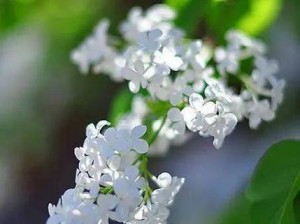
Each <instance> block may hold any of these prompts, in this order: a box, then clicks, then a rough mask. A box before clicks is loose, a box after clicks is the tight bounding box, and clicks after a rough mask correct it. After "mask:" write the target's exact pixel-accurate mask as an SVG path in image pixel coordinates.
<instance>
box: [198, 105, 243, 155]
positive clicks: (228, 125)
mask: <svg viewBox="0 0 300 224" xmlns="http://www.w3.org/2000/svg"><path fill="white" fill-rule="evenodd" d="M209 122H210V125H209V126H208V128H207V130H205V133H204V134H205V135H206V134H208V135H210V136H213V137H214V141H213V144H214V146H215V147H216V148H217V149H219V148H220V147H221V146H222V144H223V141H224V139H225V137H226V135H229V134H230V133H231V132H232V131H233V129H234V127H235V126H236V124H237V117H236V116H235V115H234V114H233V113H226V112H225V111H224V109H223V107H222V106H221V105H220V104H219V105H218V114H217V115H215V116H213V117H211V118H210V121H209ZM200 134H201V133H200Z"/></svg>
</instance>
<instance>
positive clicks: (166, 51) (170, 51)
mask: <svg viewBox="0 0 300 224" xmlns="http://www.w3.org/2000/svg"><path fill="white" fill-rule="evenodd" d="M153 61H154V63H156V64H158V65H160V66H164V67H165V68H166V69H168V70H169V72H168V73H170V69H171V70H173V71H178V70H179V69H180V67H181V66H182V65H183V60H182V58H181V57H179V56H178V55H177V52H176V49H175V48H174V46H165V47H163V48H162V50H161V51H156V52H155V53H154V59H153Z"/></svg>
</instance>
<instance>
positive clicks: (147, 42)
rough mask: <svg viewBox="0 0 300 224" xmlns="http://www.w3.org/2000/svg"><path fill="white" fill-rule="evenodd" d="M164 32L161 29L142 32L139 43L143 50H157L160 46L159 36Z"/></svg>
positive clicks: (138, 38)
mask: <svg viewBox="0 0 300 224" xmlns="http://www.w3.org/2000/svg"><path fill="white" fill-rule="evenodd" d="M161 36H162V32H161V30H159V29H154V30H150V31H145V32H142V33H140V34H139V35H138V37H137V43H138V44H139V45H140V46H141V48H142V49H143V50H146V51H149V52H155V51H156V50H158V48H159V47H160V42H159V38H160V37H161Z"/></svg>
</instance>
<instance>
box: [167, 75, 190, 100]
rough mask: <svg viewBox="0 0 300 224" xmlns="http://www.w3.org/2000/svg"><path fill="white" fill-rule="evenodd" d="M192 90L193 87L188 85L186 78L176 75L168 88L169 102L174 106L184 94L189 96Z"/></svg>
mask: <svg viewBox="0 0 300 224" xmlns="http://www.w3.org/2000/svg"><path fill="white" fill-rule="evenodd" d="M193 92H194V89H193V88H192V87H191V86H190V85H188V80H187V79H186V78H185V77H184V76H178V77H176V79H175V80H174V83H173V84H172V85H171V88H170V93H169V94H170V96H169V98H170V103H171V104H172V105H173V106H176V105H177V104H178V103H180V102H181V101H182V99H183V97H184V96H190V95H191V94H192V93H193Z"/></svg>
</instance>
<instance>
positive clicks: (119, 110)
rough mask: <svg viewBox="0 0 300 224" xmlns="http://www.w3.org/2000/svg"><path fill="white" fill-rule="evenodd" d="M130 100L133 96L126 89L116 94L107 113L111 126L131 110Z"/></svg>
mask: <svg viewBox="0 0 300 224" xmlns="http://www.w3.org/2000/svg"><path fill="white" fill-rule="evenodd" d="M132 99H133V94H132V93H131V92H130V91H129V90H128V88H127V87H126V88H124V89H122V90H121V91H120V92H119V93H117V95H116V96H115V99H114V101H113V103H112V106H111V109H110V113H109V121H110V122H111V123H112V125H113V126H114V125H116V124H117V123H118V121H119V120H120V118H121V117H122V116H123V115H125V114H126V113H128V112H129V111H130V110H131V104H132Z"/></svg>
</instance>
